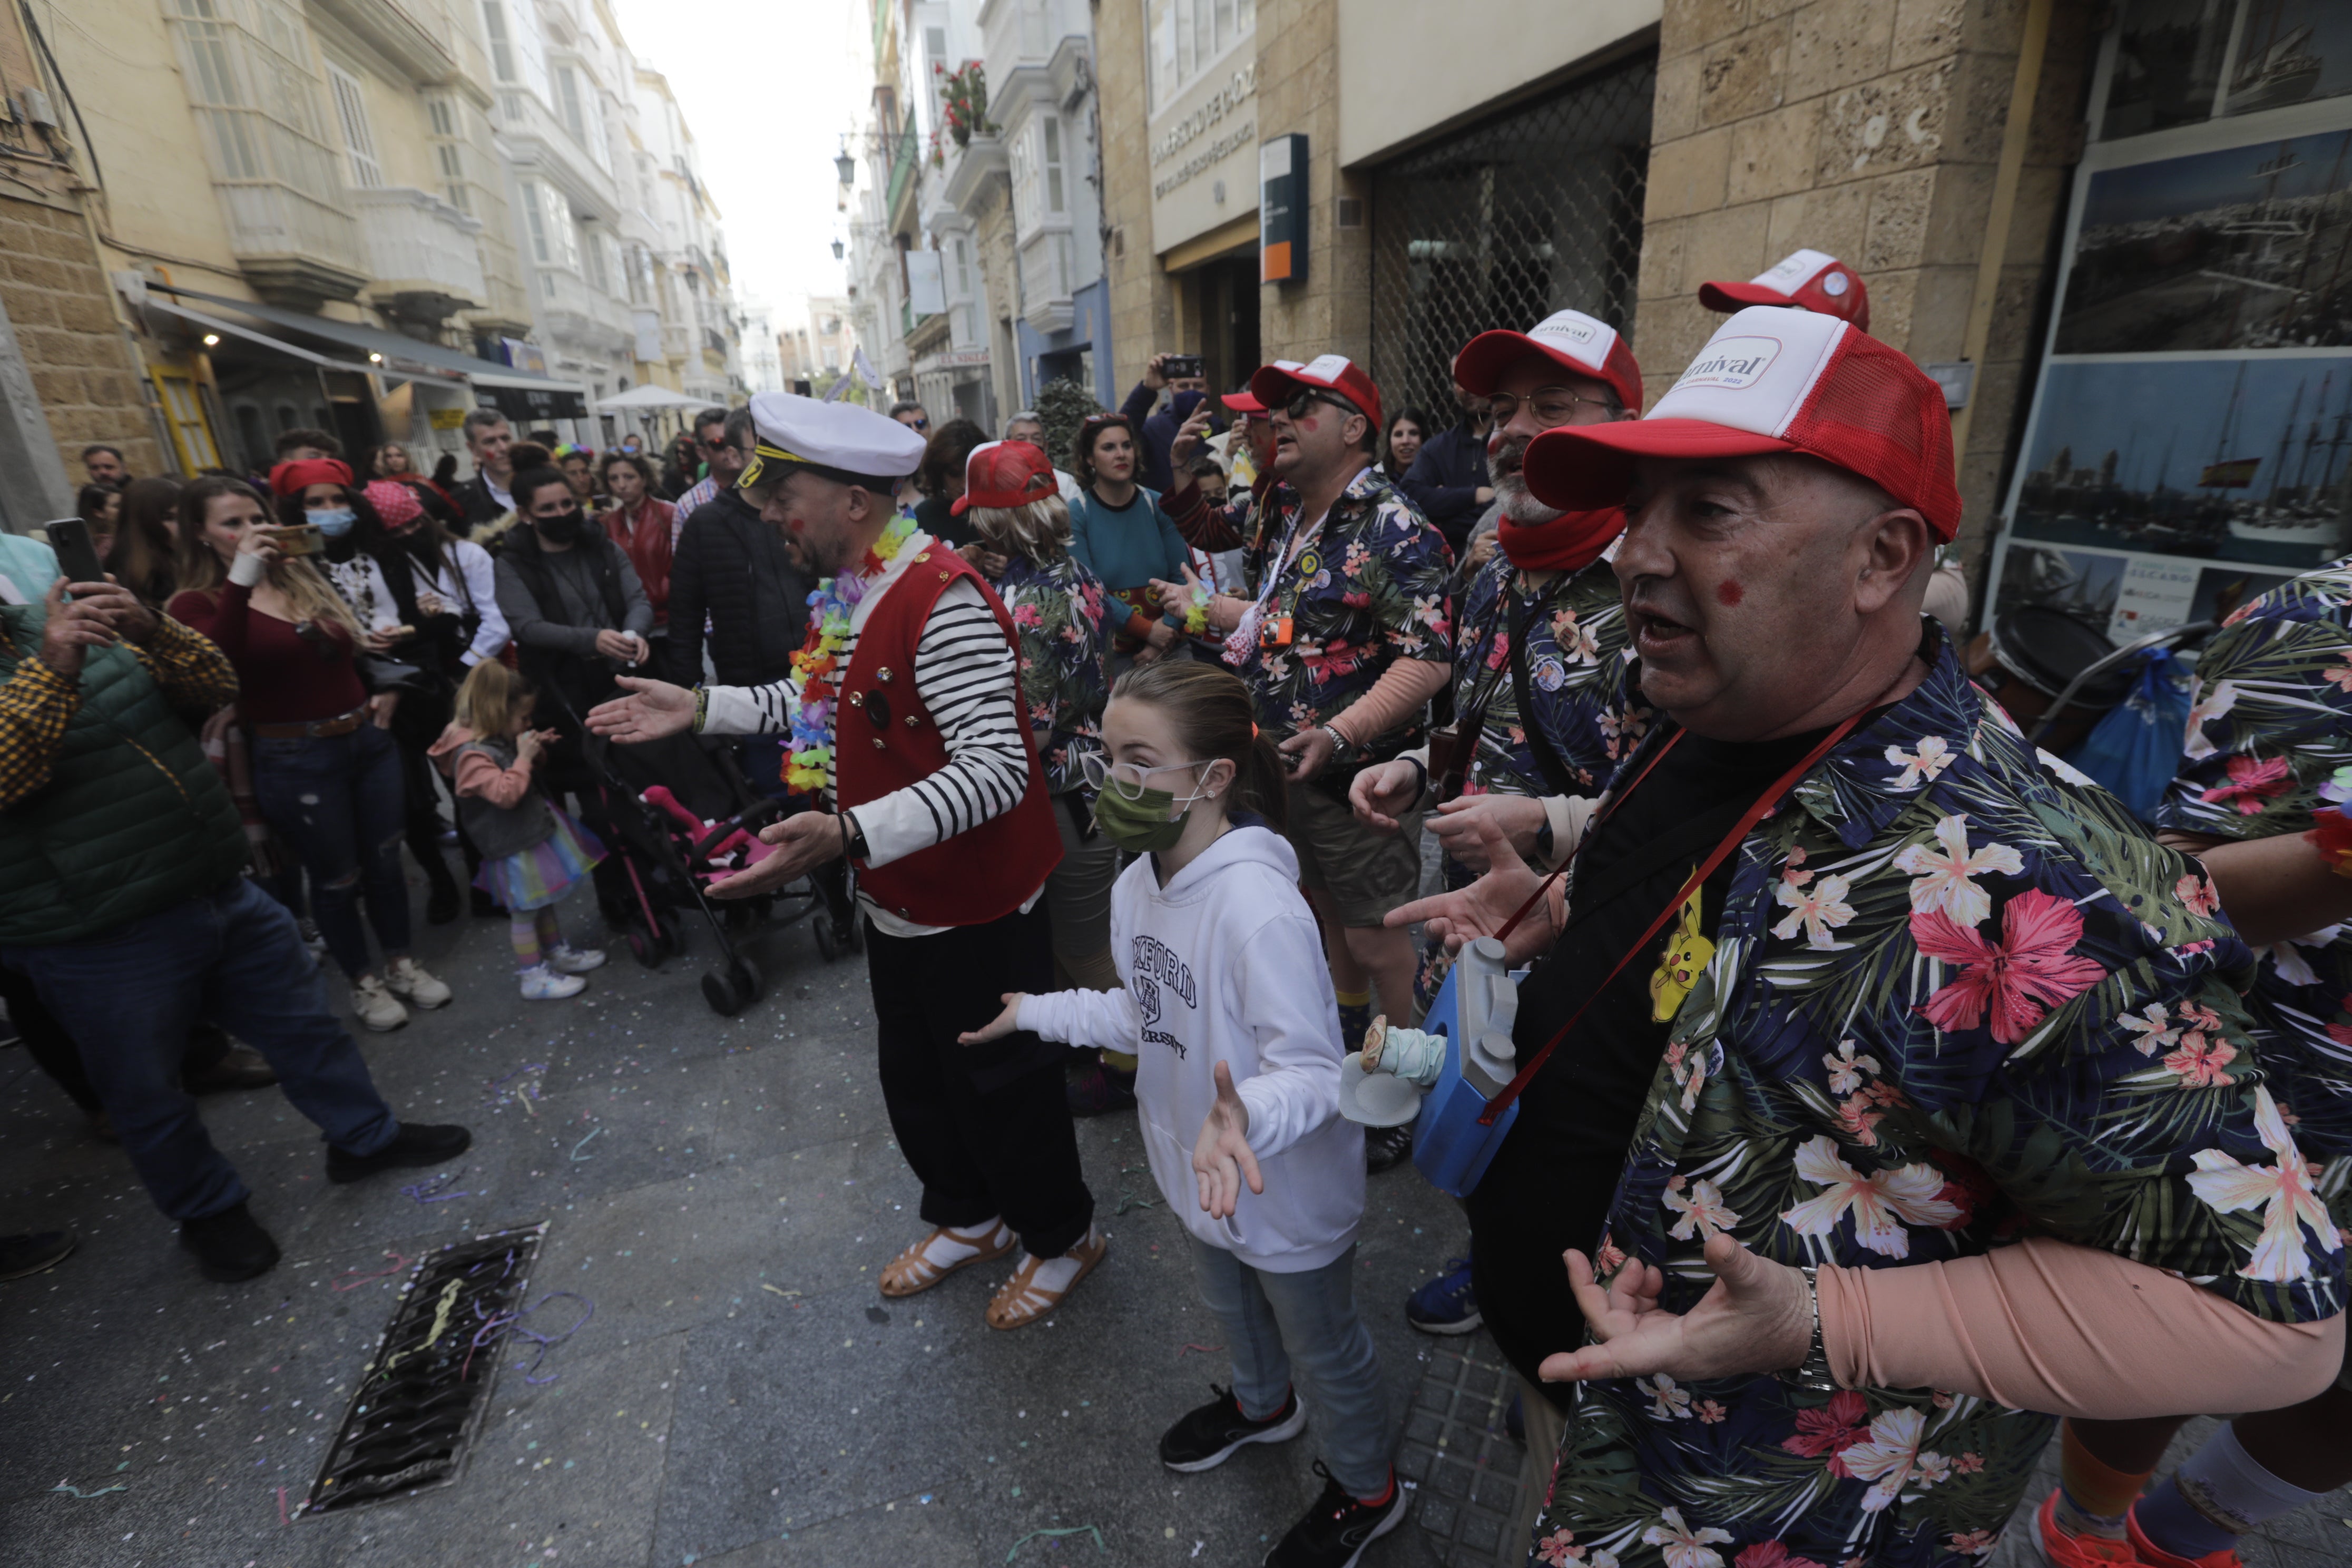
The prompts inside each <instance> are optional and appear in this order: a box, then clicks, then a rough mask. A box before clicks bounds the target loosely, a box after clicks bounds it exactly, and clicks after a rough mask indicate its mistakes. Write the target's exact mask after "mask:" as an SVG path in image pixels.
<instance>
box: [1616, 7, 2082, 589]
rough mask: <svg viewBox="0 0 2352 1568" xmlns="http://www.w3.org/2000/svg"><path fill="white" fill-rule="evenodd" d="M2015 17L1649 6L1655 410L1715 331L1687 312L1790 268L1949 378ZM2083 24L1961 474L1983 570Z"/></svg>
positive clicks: (2046, 95)
mask: <svg viewBox="0 0 2352 1568" xmlns="http://www.w3.org/2000/svg"><path fill="white" fill-rule="evenodd" d="M2025 9H2026V5H2025V0H1799V3H1793V4H1792V3H1790V0H1667V5H1666V6H1665V13H1664V22H1663V24H1662V26H1661V30H1660V38H1659V51H1658V53H1659V62H1658V90H1657V99H1656V105H1655V114H1654V128H1653V142H1652V146H1651V153H1650V175H1649V192H1648V198H1647V205H1646V211H1645V214H1644V218H1643V239H1642V273H1641V283H1640V299H1641V303H1640V314H1639V320H1640V323H1641V332H1640V338H1639V341H1638V342H1636V343H1635V345H1634V347H1635V350H1636V352H1637V353H1638V354H1639V355H1640V358H1641V361H1642V371H1643V380H1644V381H1645V382H1646V383H1647V384H1648V386H1649V387H1650V389H1651V393H1652V396H1653V399H1654V398H1655V396H1656V395H1658V394H1660V393H1663V392H1664V390H1665V389H1666V388H1667V387H1669V386H1671V385H1673V384H1674V381H1675V377H1676V376H1677V375H1678V374H1681V371H1682V368H1683V366H1684V365H1685V364H1686V363H1689V360H1690V357H1691V354H1692V353H1694V352H1695V351H1696V349H1697V348H1698V346H1699V345H1700V344H1701V343H1703V342H1706V338H1707V335H1708V334H1709V333H1710V332H1711V331H1713V330H1714V327H1715V325H1716V324H1717V322H1718V321H1720V320H1721V319H1722V318H1720V317H1719V316H1717V315H1716V314H1715V313H1714V312H1712V311H1710V310H1706V308H1705V307H1704V306H1702V305H1701V304H1700V303H1699V302H1698V300H1697V297H1696V295H1697V289H1698V286H1699V285H1700V284H1701V283H1703V282H1706V281H1707V280H1708V279H1731V278H1738V279H1745V278H1749V277H1752V276H1754V275H1755V274H1757V273H1759V272H1761V271H1762V270H1763V269H1764V268H1767V267H1769V266H1770V265H1771V264H1772V263H1773V262H1774V261H1776V260H1778V259H1780V258H1781V257H1783V256H1785V255H1787V254H1788V253H1789V252H1790V251H1792V250H1795V249H1798V248H1800V247H1811V248H1813V249H1816V250H1822V251H1827V252H1829V253H1830V254H1832V255H1833V256H1836V257H1839V258H1842V259H1843V260H1844V261H1845V262H1847V263H1848V264H1849V265H1850V266H1852V267H1853V268H1854V269H1855V270H1856V271H1857V272H1859V273H1860V274H1861V275H1862V278H1863V281H1864V284H1865V285H1866V286H1867V287H1868V289H1869V290H1870V307H1871V331H1872V334H1873V335H1874V336H1875V337H1877V338H1879V339H1881V340H1883V341H1885V342H1888V343H1891V344H1893V345H1895V347H1897V348H1900V349H1902V350H1903V351H1904V352H1906V353H1908V354H1910V355H1911V356H1912V357H1913V358H1914V359H1916V360H1917V361H1919V362H1920V363H1930V362H1936V361H1951V360H1958V359H1959V358H1961V357H1962V345H1963V343H1964V342H1965V338H1966V333H1967V329H1968V321H1969V303H1970V300H1971V297H1972V294H1973V291H1974V289H1975V285H1976V276H1977V271H1978V267H1979V257H1980V254H1981V251H1982V247H1983V245H1984V240H1985V235H1986V232H1987V220H1988V217H1989V216H1990V206H1991V198H1992V189H1993V181H1994V172H1995V165H1996V163H1997V161H1998V159H1999V157H2000V142H2001V134H2002V131H2003V128H2004V126H2005V124H2006V122H2007V119H2008V113H2009V100H2010V94H2011V84H2012V82H2013V80H2014V79H2015V74H2016V69H2017V51H2018V47H2019V37H2020V35H2021V29H2022V25H2023V20H2024V15H2025ZM2095 26H2096V8H2095V6H2093V5H2090V4H2089V3H2088V0H2058V5H2057V8H2056V14H2055V16H2054V18H2053V25H2052V28H2051V35H2050V45H2049V49H2048V53H2047V55H2046V57H2045V59H2044V63H2043V66H2042V80H2041V86H2040V89H2039V92H2038V95H2037V97H2036V99H2035V101H2034V111H2033V120H2032V134H2031V136H2030V139H2029V142H2028V145H2027V149H2026V158H2025V167H2024V174H2023V179H2022V182H2021V184H2020V186H2019V190H2018V197H2017V205H2016V209H2015V215H2014V218H2013V220H2012V223H2011V228H2010V234H2009V243H2008V247H2007V251H2006V253H2005V254H2004V256H2003V257H2002V258H2001V259H2002V269H2001V278H2000V290H1999V293H1998V295H1997V296H1996V300H1995V306H1994V311H1993V317H1992V322H1991V335H1990V339H1989V341H1988V343H1987V346H1986V352H1985V357H1984V363H1982V364H1980V365H1979V367H1978V372H1977V381H1976V392H1975V402H1976V408H1975V412H1974V414H1973V416H1972V425H1971V429H1970V432H1969V450H1968V451H1967V452H1966V453H1965V454H1964V455H1963V458H1962V461H1961V464H1960V491H1961V496H1962V500H1963V501H1964V502H1965V505H1966V509H1967V510H1966V514H1965V519H1964V521H1963V523H1962V531H1961V542H1962V543H1963V545H1964V546H1965V547H1966V548H1967V550H1968V551H1969V555H1970V558H1971V560H1974V559H1975V558H1976V557H1977V556H1978V555H1979V554H1980V553H1981V552H1982V549H1983V544H1984V540H1985V535H1986V531H1987V529H1988V528H1989V526H1990V523H1991V522H1992V521H1993V518H1994V515H1995V512H1996V510H1997V507H1998V504H1999V501H2000V480H2001V478H2002V467H2003V464H2004V462H2005V460H2006V458H2007V452H2008V447H2009V445H2010V440H2011V433H2012V426H2013V425H2014V422H2015V416H2016V415H2017V412H2018V408H2019V399H2020V397H2021V395H2023V394H2024V391H2025V390H2026V389H2023V388H2021V380H2022V376H2023V372H2024V369H2025V364H2026V361H2027V357H2028V355H2029V353H2032V351H2033V350H2034V349H2035V348H2037V347H2038V345H2036V344H2034V343H2032V342H2030V339H2031V335H2032V326H2033V319H2034V315H2035V309H2036V305H2037V301H2038V300H2039V297H2040V295H2041V292H2042V287H2043V282H2044V270H2045V262H2046V259H2047V258H2048V255H2049V251H2050V241H2051V236H2052V233H2053V229H2054V227H2055V226H2057V225H2058V224H2060V223H2061V222H2062V221H2063V216H2064V211H2065V201H2066V191H2067V174H2068V168H2069V166H2070V165H2071V164H2072V163H2074V160H2075V159H2076V158H2077V157H2078V156H2079V155H2080V126H2081V122H2082V115H2083V100H2084V90H2085V82H2086V80H2087V78H2088V75H2089V71H2090V68H2091V63H2092V59H2093V55H2094V49H2095V38H2096V35H2095Z"/></svg>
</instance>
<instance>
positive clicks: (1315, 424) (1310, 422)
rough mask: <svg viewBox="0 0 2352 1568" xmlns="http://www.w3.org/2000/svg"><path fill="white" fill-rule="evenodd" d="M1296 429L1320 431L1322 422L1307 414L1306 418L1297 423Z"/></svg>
mask: <svg viewBox="0 0 2352 1568" xmlns="http://www.w3.org/2000/svg"><path fill="white" fill-rule="evenodd" d="M1298 427H1299V428H1300V429H1301V430H1320V429H1321V428H1323V421H1322V420H1321V419H1320V418H1318V417H1317V416H1315V415H1312V414H1309V415H1308V416H1307V417H1306V418H1304V419H1301V420H1299V421H1298Z"/></svg>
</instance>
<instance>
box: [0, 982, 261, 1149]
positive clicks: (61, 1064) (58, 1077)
mask: <svg viewBox="0 0 2352 1568" xmlns="http://www.w3.org/2000/svg"><path fill="white" fill-rule="evenodd" d="M0 1002H5V1003H6V1004H7V1005H8V1020H9V1022H11V1023H13V1024H15V1025H16V1037H17V1038H19V1039H21V1040H23V1041H24V1042H25V1050H26V1054H27V1055H29V1056H30V1057H31V1058H33V1065H34V1066H36V1067H37V1068H40V1069H41V1070H42V1071H43V1072H45V1073H47V1074H48V1075H49V1079H50V1080H51V1081H52V1082H54V1083H55V1084H56V1085H57V1086H58V1088H59V1089H63V1090H65V1092H66V1098H67V1099H68V1100H72V1101H73V1102H74V1103H75V1104H76V1105H78V1106H79V1107H81V1110H82V1114H83V1115H85V1116H95V1115H97V1114H98V1113H99V1112H100V1110H104V1109H106V1108H105V1106H104V1104H103V1103H102V1102H101V1101H100V1097H99V1092H98V1087H97V1086H96V1085H95V1084H93V1083H91V1082H90V1081H89V1070H88V1069H87V1068H84V1067H83V1066H82V1059H81V1047H79V1046H77V1045H76V1044H74V1037H72V1036H71V1035H69V1034H68V1033H66V1026H64V1025H63V1024H60V1023H58V1018H57V1015H56V1014H54V1013H52V1012H50V1011H49V1009H48V1007H47V1005H45V1004H44V1003H43V1002H42V1001H41V994H40V993H39V992H38V991H37V990H36V989H35V988H34V985H33V977H32V976H31V975H29V974H26V973H23V972H21V971H19V970H15V969H11V968H9V967H8V966H7V965H6V964H5V963H0ZM229 1045H230V1040H229V1037H228V1034H227V1032H226V1030H224V1029H223V1028H222V1027H221V1026H219V1025H218V1024H215V1023H212V1022H210V1021H209V1020H205V1019H198V1020H197V1021H196V1022H195V1023H194V1024H191V1025H189V1026H188V1049H187V1053H186V1054H185V1055H184V1056H183V1057H182V1058H180V1073H181V1076H182V1078H183V1079H187V1078H193V1077H194V1076H195V1075H197V1074H198V1073H202V1072H205V1071H208V1070H210V1069H211V1068H213V1067H214V1066H215V1064H217V1063H218V1062H219V1061H220V1059H221V1058H223V1057H225V1056H226V1055H228V1048H229Z"/></svg>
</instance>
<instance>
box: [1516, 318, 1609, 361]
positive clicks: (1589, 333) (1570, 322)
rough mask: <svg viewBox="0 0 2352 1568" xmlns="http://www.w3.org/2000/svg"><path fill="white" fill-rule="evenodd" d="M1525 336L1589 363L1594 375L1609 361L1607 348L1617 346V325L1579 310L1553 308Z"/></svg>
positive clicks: (1571, 357) (1552, 349) (1576, 359)
mask: <svg viewBox="0 0 2352 1568" xmlns="http://www.w3.org/2000/svg"><path fill="white" fill-rule="evenodd" d="M1528 337H1530V338H1532V339H1534V340H1535V341H1536V342H1539V343H1541V344H1542V345H1543V346H1544V347H1546V348H1548V349H1550V350H1551V351H1552V352H1554V353H1563V354H1566V355H1567V356H1568V357H1569V358H1570V359H1572V360H1574V361H1575V362H1576V363H1579V364H1580V365H1585V366H1589V367H1590V368H1591V371H1592V374H1595V375H1599V374H1601V366H1603V365H1605V364H1606V363H1609V351H1610V350H1611V349H1613V348H1615V347H1616V346H1617V329H1616V328H1614V327H1612V326H1611V325H1609V324H1608V323H1607V322H1606V321H1594V320H1593V319H1592V318H1591V317H1590V316H1588V315H1586V314H1585V313H1584V312H1583V311H1581V310H1558V311H1555V312H1553V313H1552V314H1551V315H1549V316H1546V317H1545V318H1544V319H1543V320H1542V321H1539V322H1538V323H1537V325H1536V330H1535V331H1531V332H1529V333H1528Z"/></svg>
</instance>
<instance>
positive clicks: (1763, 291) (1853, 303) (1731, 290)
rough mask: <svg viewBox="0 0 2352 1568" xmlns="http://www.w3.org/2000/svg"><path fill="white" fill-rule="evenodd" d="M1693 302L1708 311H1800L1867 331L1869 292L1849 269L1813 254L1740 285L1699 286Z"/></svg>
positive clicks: (1794, 257) (1795, 254) (1798, 254)
mask: <svg viewBox="0 0 2352 1568" xmlns="http://www.w3.org/2000/svg"><path fill="white" fill-rule="evenodd" d="M1698 302H1699V303H1700V304H1702V305H1705V306H1706V308H1707V309H1708V310H1739V309H1740V308H1741V307H1743V306H1747V305H1780V306H1782V307H1784V308H1785V307H1787V306H1790V305H1799V306H1802V307H1803V308H1804V309H1806V310H1819V311H1821V312H1822V314H1823V315H1825V316H1836V317H1839V318H1841V319H1843V320H1844V321H1852V322H1853V324H1854V325H1855V326H1856V327H1857V328H1859V329H1860V330H1861V331H1865V332H1866V331H1870V290H1869V289H1864V287H1863V286H1862V279H1860V278H1857V277H1855V276H1854V271H1853V268H1851V267H1848V266H1847V265H1846V264H1845V263H1844V262H1843V261H1840V260H1839V259H1838V258H1836V257H1834V256H1830V255H1826V254H1824V253H1823V252H1822V251H1818V250H1799V251H1792V252H1790V254H1789V255H1787V256H1784V257H1782V258H1780V260H1778V261H1776V262H1774V263H1773V264H1772V265H1771V267H1770V268H1769V269H1767V270H1765V271H1762V272H1759V273H1758V274H1757V275H1756V276H1755V277H1753V278H1750V279H1748V281H1747V282H1745V283H1702V284H1700V285H1699V286H1698Z"/></svg>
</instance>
